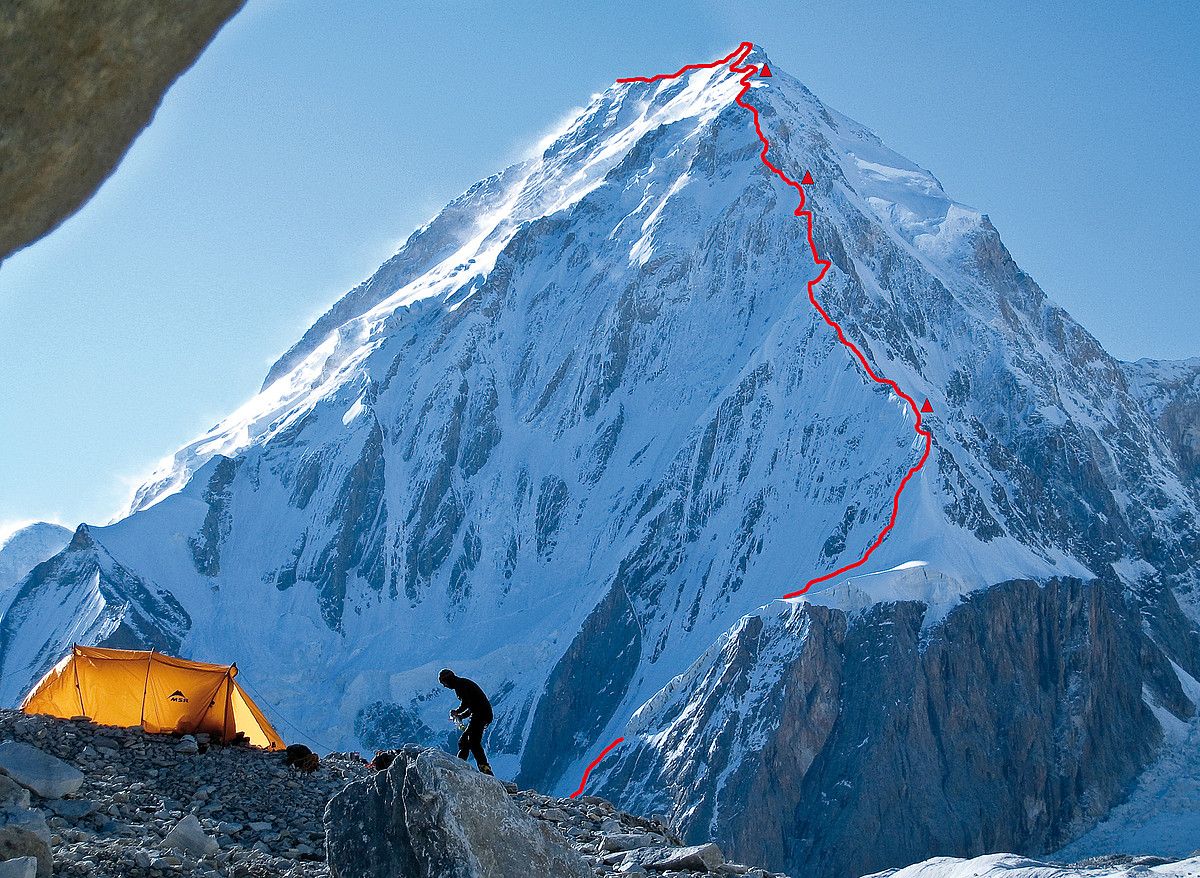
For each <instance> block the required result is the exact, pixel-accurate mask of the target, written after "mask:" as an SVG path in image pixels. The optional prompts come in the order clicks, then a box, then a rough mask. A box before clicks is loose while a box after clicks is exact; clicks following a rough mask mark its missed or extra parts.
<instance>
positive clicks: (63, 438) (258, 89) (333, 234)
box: [0, 0, 1200, 537]
mask: <svg viewBox="0 0 1200 878" xmlns="http://www.w3.org/2000/svg"><path fill="white" fill-rule="evenodd" d="M742 39H748V40H753V41H754V42H756V43H758V44H760V45H762V46H764V47H765V48H766V50H767V52H768V53H769V55H770V57H771V59H772V61H773V63H775V64H776V65H778V66H780V67H782V68H784V69H786V70H787V71H788V72H790V73H792V74H793V75H795V76H797V77H798V78H800V79H801V80H802V81H804V82H805V83H806V84H807V85H808V86H809V87H810V88H811V89H812V90H813V91H814V92H815V93H816V94H817V95H818V96H819V97H820V98H822V99H823V100H824V101H825V102H826V103H828V104H830V105H831V106H833V107H835V108H836V109H838V110H840V111H842V112H843V113H845V114H847V115H849V116H851V117H852V118H855V119H857V120H858V121H860V122H862V123H864V124H866V125H868V126H869V127H871V128H873V129H874V130H875V131H876V132H877V133H878V134H879V135H880V136H881V137H882V138H883V140H884V141H885V142H886V143H887V144H888V145H889V146H891V147H893V148H894V149H896V150H898V151H899V152H901V153H902V154H904V155H906V156H907V157H909V158H910V159H912V160H913V161H915V162H917V163H918V164H920V165H922V166H923V167H926V168H928V169H929V170H931V171H932V172H933V173H934V174H935V175H936V176H937V177H938V178H939V179H940V180H941V181H942V183H943V184H944V186H945V188H946V190H947V192H948V193H949V194H950V195H951V196H952V197H954V198H956V199H957V200H959V201H963V202H966V203H967V204H970V205H972V206H974V207H977V208H979V209H981V210H983V211H985V212H987V213H988V214H989V215H990V216H991V218H992V221H993V223H994V224H995V225H996V227H997V228H998V229H999V231H1000V234H1001V236H1002V237H1003V239H1004V241H1005V243H1006V244H1007V245H1008V247H1009V249H1010V250H1011V251H1012V253H1013V254H1014V256H1015V258H1016V259H1017V261H1018V262H1019V263H1020V264H1021V265H1022V267H1024V268H1025V269H1026V270H1027V271H1028V272H1029V273H1030V274H1032V275H1033V277H1034V278H1035V279H1037V281H1038V282H1039V283H1040V284H1041V285H1042V286H1043V287H1044V288H1045V289H1046V291H1047V292H1048V293H1049V294H1050V296H1051V297H1052V298H1054V299H1055V300H1057V301H1058V302H1059V303H1061V304H1062V305H1064V306H1065V307H1066V308H1067V309H1068V310H1069V311H1070V312H1071V313H1072V314H1074V316H1075V317H1076V318H1077V319H1079V320H1080V321H1081V322H1082V323H1083V324H1084V326H1086V327H1087V328H1088V329H1089V330H1090V331H1092V332H1093V333H1094V334H1095V335H1096V336H1097V337H1098V338H1099V339H1100V340H1101V342H1102V343H1103V344H1104V345H1105V346H1106V347H1107V348H1108V349H1109V351H1110V352H1112V353H1113V354H1115V355H1117V356H1119V357H1123V358H1128V359H1133V358H1137V357H1141V356H1157V357H1184V356H1196V355H1200V311H1198V309H1197V308H1196V302H1197V299H1198V295H1197V294H1198V293H1200V290H1198V289H1197V287H1198V284H1197V280H1196V277H1197V274H1198V269H1200V257H1198V256H1197V248H1196V246H1195V243H1194V234H1195V229H1196V228H1197V225H1198V223H1197V204H1200V183H1198V182H1197V180H1198V176H1197V173H1196V164H1197V158H1198V149H1197V146H1196V141H1195V135H1194V132H1195V131H1196V130H1200V110H1198V107H1200V61H1198V60H1197V57H1198V54H1197V52H1196V51H1195V45H1196V42H1197V40H1198V39H1200V4H1192V3H1154V2H1140V3H1138V4H1135V5H1129V4H1123V3H1079V2H1071V3H1067V2H1061V3H1060V2H1045V3H1037V4H1031V3H1024V2H1012V3H1009V2H994V0H993V2H976V0H958V2H949V3H947V2H905V0H896V2H887V3H884V2H871V3H866V2H853V0H850V2H837V3H833V2H826V3H822V4H814V3H808V2H792V3H781V2H759V3H753V4H732V3H708V2H701V3H689V4H678V3H645V2H636V3H633V2H623V0H620V2H605V3H588V4H583V3H579V4H569V5H568V4H559V3H545V4H539V3H531V2H521V0H508V2H503V3H500V2H495V3H493V2H486V3H485V2H475V3H463V4H459V5H456V6H451V5H450V4H446V5H443V4H425V3H419V4H399V3H395V2H367V0H356V2H354V3H349V4H335V3H328V2H307V0H287V2H284V0H251V2H250V4H249V6H248V8H247V9H246V10H245V11H244V12H243V13H242V14H241V15H239V16H238V17H237V18H236V19H235V20H234V21H233V22H231V23H230V24H229V25H228V26H227V27H226V28H225V29H224V30H223V31H222V32H221V34H220V35H219V36H218V37H217V39H216V41H215V42H214V43H213V44H212V45H211V46H210V47H209V49H208V50H207V52H206V53H205V54H204V56H203V57H201V59H200V60H199V62H198V63H197V64H196V66H195V67H193V68H192V69H191V70H190V71H189V72H188V73H186V74H185V75H184V76H183V77H182V78H181V79H180V81H179V82H178V83H176V84H175V86H174V87H173V88H172V89H171V91H170V92H169V93H168V94H167V97H166V99H165V101H164V103H163V105H162V107H161V108H160V110H159V112H158V115H157V116H156V118H155V120H154V122H153V123H152V125H151V126H150V128H149V129H147V131H146V132H145V133H144V134H143V135H142V136H141V137H140V138H139V139H138V141H137V142H136V143H135V144H134V146H133V148H132V149H131V151H130V152H129V154H128V155H127V156H126V158H125V160H124V161H123V163H122V164H121V166H120V168H119V169H118V170H117V172H116V173H115V174H114V175H113V177H112V178H111V179H110V180H109V181H108V182H107V183H105V185H104V186H103V187H102V189H101V190H100V192H99V193H98V194H97V196H96V197H95V198H94V199H93V200H92V201H91V202H90V203H89V204H88V205H87V206H86V207H85V208H84V209H83V210H82V211H81V212H80V213H79V214H77V215H76V216H75V217H74V218H72V219H71V220H69V221H68V222H67V223H65V224H64V225H63V226H62V227H61V228H59V229H58V230H57V231H55V232H54V233H53V234H51V235H50V236H49V237H47V238H46V239H44V240H43V241H41V242H39V243H37V244H35V245H34V246H32V247H29V248H27V249H26V250H25V251H23V252H21V253H19V254H17V255H15V256H13V257H11V258H10V259H9V260H8V261H7V262H5V263H4V264H3V265H2V266H0V376H2V378H0V425H2V429H0V537H2V536H3V532H4V530H5V529H6V528H9V527H11V526H12V525H13V524H15V523H16V522H18V521H21V520H27V519H39V518H41V519H50V520H58V521H62V522H64V523H66V524H69V525H74V524H76V523H78V522H79V521H89V522H93V523H103V522H104V521H106V520H107V519H108V518H110V517H111V516H112V515H113V514H114V513H115V512H116V511H117V510H118V509H119V508H120V506H121V504H122V503H123V502H124V500H125V499H126V497H127V495H128V493H129V490H130V487H131V486H132V485H133V484H134V483H135V482H136V481H137V480H138V478H139V477H140V476H142V475H143V474H145V473H146V472H147V471H148V469H149V468H151V467H152V466H153V464H154V463H155V462H156V461H157V460H159V459H160V458H161V457H163V456H164V455H166V454H168V453H170V452H171V451H172V450H173V449H174V448H175V447H176V446H178V445H180V444H182V443H184V442H185V441H187V440H188V439H189V438H191V437H192V436H194V435H195V434H197V433H199V432H200V431H202V430H204V429H205V428H207V427H208V426H210V425H211V424H213V423H215V422H216V421H217V420H219V419H220V418H221V417H222V416H223V415H224V414H225V413H227V412H228V411H229V410H231V409H232V408H234V407H235V406H236V405H238V404H239V403H240V402H242V401H244V400H245V399H246V398H247V397H249V396H250V395H251V394H252V393H253V392H254V391H255V390H256V389H257V388H258V386H259V384H260V383H261V381H262V378H263V376H264V374H265V372H266V369H267V367H268V365H269V364H270V362H271V361H272V360H273V359H274V358H275V356H277V355H278V354H279V353H280V352H281V351H283V350H284V349H285V348H286V347H288V345H289V344H291V343H292V342H293V341H295V340H296V339H297V338H298V337H299V336H300V334H301V333H302V332H303V331H304V329H305V328H307V326H308V325H309V324H310V323H311V322H312V320H314V319H315V318H316V317H317V316H318V315H319V314H320V313H321V312H322V311H323V310H324V309H325V308H326V307H327V306H328V305H329V304H330V303H331V302H332V301H333V300H335V299H336V298H337V297H338V296H340V295H341V293H343V292H344V291H345V290H346V289H348V288H349V287H351V286H352V285H353V284H355V283H357V282H358V281H359V280H361V279H362V278H363V277H366V276H367V275H369V274H370V273H371V272H372V271H373V270H374V269H375V268H376V267H377V266H378V265H379V263H381V262H382V261H383V260H384V259H386V258H387V257H388V256H389V255H390V254H391V253H392V252H394V250H395V249H396V247H397V246H398V245H399V244H400V243H401V242H402V241H403V239H404V238H405V237H407V235H408V233H409V232H410V231H411V230H412V228H414V227H415V226H416V225H418V224H420V223H421V222H423V221H424V220H425V219H427V218H428V217H429V216H430V215H431V214H432V213H434V212H435V211H436V210H437V209H438V208H439V207H441V205H442V204H444V203H445V202H446V201H448V200H449V199H450V198H452V197H453V196H454V195H456V194H457V193H458V192H460V191H461V190H463V189H464V188H466V187H467V186H469V185H470V184H471V183H473V182H474V181H475V180H477V179H479V178H481V177H484V176H487V175H488V174H490V173H493V172H494V171H496V170H499V169H500V168H501V167H502V166H504V165H505V164H507V163H509V162H511V161H513V160H515V159H516V158H518V157H520V156H521V155H523V154H524V153H525V152H527V151H528V150H529V149H530V148H531V146H532V145H533V144H534V143H536V142H537V140H538V138H539V137H540V136H541V135H542V134H543V133H545V132H546V131H547V130H548V129H550V128H551V127H553V126H554V125H555V124H556V123H557V122H559V121H560V120H562V119H563V118H564V117H565V116H566V115H567V114H568V113H569V112H570V111H571V110H572V108H575V107H578V106H581V105H582V104H584V103H586V101H587V100H588V98H589V96H590V95H591V94H592V93H594V92H596V91H600V90H602V89H603V88H605V87H607V85H608V84H610V82H611V81H612V80H613V79H614V78H615V77H617V76H626V75H633V74H645V73H654V72H661V71H668V70H674V69H676V68H677V67H679V66H680V65H682V64H685V63H690V62H694V61H704V60H710V59H712V58H715V57H718V56H720V55H722V54H725V53H726V52H727V51H729V50H730V49H731V48H733V47H734V46H735V45H736V44H737V43H738V42H739V41H740V40H742Z"/></svg>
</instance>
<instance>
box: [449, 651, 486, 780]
mask: <svg viewBox="0 0 1200 878" xmlns="http://www.w3.org/2000/svg"><path fill="white" fill-rule="evenodd" d="M438 682H439V683H441V684H442V685H443V686H445V687H446V688H447V689H453V690H454V694H455V695H457V696H458V700H459V702H460V703H459V705H458V707H456V708H454V710H452V711H450V716H451V717H452V718H454V719H457V720H463V719H466V718H467V717H470V718H471V719H470V722H468V723H467V730H466V731H465V732H463V733H462V737H460V738H459V739H458V758H459V759H462V760H464V761H465V760H466V758H467V754H468V753H470V754H471V755H472V756H474V757H475V764H476V765H478V766H479V770H480V771H482V772H483V773H484V774H491V773H492V767H491V766H490V765H488V761H487V754H485V753H484V752H483V730H484V729H486V728H487V727H488V723H490V722H491V721H492V703H491V702H490V701H488V698H487V696H486V695H484V694H483V690H482V689H480V688H479V684H478V683H476V682H475V681H474V680H468V679H467V678H466V677H459V676H457V675H456V674H455V673H454V671H452V670H450V669H449V668H445V669H443V670H442V671H441V672H440V673H439V674H438Z"/></svg>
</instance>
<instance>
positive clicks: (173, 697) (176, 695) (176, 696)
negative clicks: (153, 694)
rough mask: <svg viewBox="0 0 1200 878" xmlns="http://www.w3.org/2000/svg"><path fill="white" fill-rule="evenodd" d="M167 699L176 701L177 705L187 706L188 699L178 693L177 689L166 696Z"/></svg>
mask: <svg viewBox="0 0 1200 878" xmlns="http://www.w3.org/2000/svg"><path fill="white" fill-rule="evenodd" d="M167 698H168V699H169V700H171V701H176V702H178V703H179V704H187V703H188V697H187V696H186V695H184V694H183V693H182V692H180V691H179V690H178V689H176V690H175V691H174V692H172V693H171V694H170V695H168V696H167Z"/></svg>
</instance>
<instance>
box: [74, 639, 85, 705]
mask: <svg viewBox="0 0 1200 878" xmlns="http://www.w3.org/2000/svg"><path fill="white" fill-rule="evenodd" d="M78 658H79V644H78V643H72V644H71V667H72V668H73V669H74V670H75V694H76V695H78V696H79V715H80V716H87V711H86V710H85V709H84V707H83V689H81V688H80V686H79V662H78V661H77V659H78Z"/></svg>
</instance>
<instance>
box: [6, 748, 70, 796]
mask: <svg viewBox="0 0 1200 878" xmlns="http://www.w3.org/2000/svg"><path fill="white" fill-rule="evenodd" d="M0 769H3V770H4V772H5V773H6V774H7V775H8V776H9V777H11V778H12V779H13V780H15V781H16V782H17V783H19V784H20V785H21V786H23V787H25V788H26V789H30V790H33V791H34V792H35V793H37V794H38V795H39V796H41V797H42V798H43V799H60V798H62V797H63V796H69V795H71V793H73V792H75V791H77V790H78V789H79V788H80V787H81V786H83V772H81V771H80V770H79V769H78V768H76V767H75V766H73V765H69V764H68V763H66V762H63V761H62V760H61V759H59V758H58V757H57V756H51V755H50V754H49V753H43V752H42V751H41V750H39V749H38V748H37V747H32V746H30V745H29V744H22V743H21V742H20V741H4V742H0Z"/></svg>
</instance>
